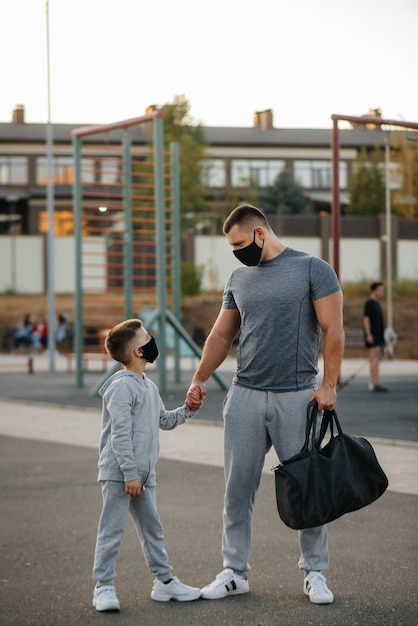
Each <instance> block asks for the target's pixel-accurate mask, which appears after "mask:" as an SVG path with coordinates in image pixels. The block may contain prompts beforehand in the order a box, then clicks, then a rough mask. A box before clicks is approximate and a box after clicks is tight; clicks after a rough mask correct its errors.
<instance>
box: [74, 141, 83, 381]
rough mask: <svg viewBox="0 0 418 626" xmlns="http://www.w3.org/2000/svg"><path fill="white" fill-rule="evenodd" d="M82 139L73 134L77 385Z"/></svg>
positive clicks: (78, 378)
mask: <svg viewBox="0 0 418 626" xmlns="http://www.w3.org/2000/svg"><path fill="white" fill-rule="evenodd" d="M81 141H82V140H81V139H80V138H79V137H74V136H73V156H74V183H73V212H74V241H75V320H74V348H75V355H76V358H75V365H76V385H77V387H83V385H84V380H83V280H82V274H81V267H82V265H81V263H82V262H81V259H82V240H81V235H82V216H81V211H82V190H81V162H82V161H81Z"/></svg>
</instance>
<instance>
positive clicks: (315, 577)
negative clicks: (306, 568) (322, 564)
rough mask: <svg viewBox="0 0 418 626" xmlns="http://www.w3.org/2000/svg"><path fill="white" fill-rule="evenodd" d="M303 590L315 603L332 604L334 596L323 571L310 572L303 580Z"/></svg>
mask: <svg viewBox="0 0 418 626" xmlns="http://www.w3.org/2000/svg"><path fill="white" fill-rule="evenodd" d="M303 591H304V592H305V593H306V595H307V596H309V600H310V601H311V602H313V603H314V604H332V602H334V596H333V595H332V592H331V591H330V590H329V589H328V587H327V579H326V578H325V576H323V575H322V574H321V572H309V574H307V576H305V579H304V581H303Z"/></svg>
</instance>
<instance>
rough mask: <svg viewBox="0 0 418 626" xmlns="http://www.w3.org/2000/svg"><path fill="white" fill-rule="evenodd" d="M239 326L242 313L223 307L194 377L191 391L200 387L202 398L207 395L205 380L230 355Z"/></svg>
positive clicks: (190, 399) (190, 398)
mask: <svg viewBox="0 0 418 626" xmlns="http://www.w3.org/2000/svg"><path fill="white" fill-rule="evenodd" d="M239 328H240V315H239V313H238V311H237V309H221V310H220V312H219V315H218V317H217V319H216V321H215V323H214V325H213V327H212V330H211V331H210V333H209V335H208V337H207V339H206V341H205V345H204V346H203V351H202V358H201V360H200V363H199V365H198V367H197V369H196V371H195V373H194V376H193V378H192V382H191V384H190V388H189V391H190V392H191V391H192V389H194V390H196V389H198V390H199V392H200V397H201V398H204V397H205V396H206V387H205V382H206V381H207V379H208V378H209V376H211V375H212V374H213V372H214V371H215V370H216V368H217V367H219V365H220V364H221V363H223V361H224V360H225V359H226V357H227V356H228V353H229V351H230V349H231V345H232V342H233V341H234V339H235V337H236V336H237V335H238V333H239ZM188 395H189V392H188ZM186 397H187V396H186ZM192 400H193V398H192V395H190V397H188V401H189V402H190V403H191V402H192Z"/></svg>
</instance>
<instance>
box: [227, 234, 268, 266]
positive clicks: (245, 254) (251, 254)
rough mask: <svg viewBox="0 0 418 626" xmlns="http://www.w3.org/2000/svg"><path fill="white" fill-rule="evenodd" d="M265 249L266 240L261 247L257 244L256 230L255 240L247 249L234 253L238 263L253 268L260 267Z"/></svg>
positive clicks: (234, 251)
mask: <svg viewBox="0 0 418 626" xmlns="http://www.w3.org/2000/svg"><path fill="white" fill-rule="evenodd" d="M263 248H264V239H263V245H262V246H261V248H260V246H259V245H258V244H256V243H255V230H254V240H253V242H252V243H250V244H249V245H248V246H245V248H241V249H240V250H233V253H234V254H235V256H236V257H237V259H238V261H240V262H241V263H244V265H248V266H253V265H258V264H259V263H260V259H261V253H262V252H263Z"/></svg>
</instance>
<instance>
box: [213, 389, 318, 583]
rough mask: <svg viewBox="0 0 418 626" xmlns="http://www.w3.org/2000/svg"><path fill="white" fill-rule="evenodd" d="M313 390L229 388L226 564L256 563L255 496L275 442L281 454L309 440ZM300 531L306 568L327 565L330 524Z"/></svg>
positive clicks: (226, 414) (290, 452)
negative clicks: (307, 431)
mask: <svg viewBox="0 0 418 626" xmlns="http://www.w3.org/2000/svg"><path fill="white" fill-rule="evenodd" d="M312 392H313V390H312V389H304V390H302V391H292V392H285V393H274V392H270V391H259V390H255V389H248V388H247V387H241V386H239V385H235V384H233V385H232V386H231V388H230V389H229V391H228V394H227V396H226V398H225V402H224V408H223V416H224V423H225V439H224V447H225V450H224V454H225V483H226V489H225V500H224V512H223V534H222V554H223V561H224V567H230V568H232V569H233V570H235V571H237V572H245V571H247V570H249V569H251V567H250V565H249V562H248V559H249V555H250V549H251V539H252V528H253V509H254V501H255V496H256V493H257V490H258V487H259V484H260V479H261V472H262V469H263V466H264V460H265V455H266V452H268V450H269V449H270V447H271V445H272V444H273V446H274V448H275V450H276V452H277V455H278V457H279V459H280V460H285V459H287V458H289V457H291V456H293V455H294V454H297V453H298V452H300V450H301V448H302V446H303V443H304V441H305V426H306V407H307V404H308V402H309V398H310V396H311V395H312ZM272 497H274V493H273V492H272ZM272 523H273V520H272ZM298 533H299V544H300V551H301V556H300V559H299V567H300V569H302V570H305V571H310V570H314V571H322V570H324V569H326V568H327V567H328V536H327V527H326V526H318V527H317V528H312V529H305V530H301V531H298Z"/></svg>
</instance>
